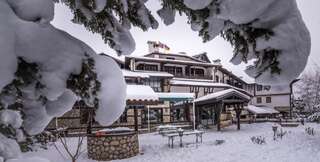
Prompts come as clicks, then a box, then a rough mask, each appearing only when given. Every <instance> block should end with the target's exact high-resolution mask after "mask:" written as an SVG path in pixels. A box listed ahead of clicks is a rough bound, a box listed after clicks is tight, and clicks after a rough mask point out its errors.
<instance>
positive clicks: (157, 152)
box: [23, 123, 320, 162]
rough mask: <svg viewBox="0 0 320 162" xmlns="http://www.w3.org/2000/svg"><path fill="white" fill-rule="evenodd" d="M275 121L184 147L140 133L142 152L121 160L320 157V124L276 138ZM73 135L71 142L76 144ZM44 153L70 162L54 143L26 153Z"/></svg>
mask: <svg viewBox="0 0 320 162" xmlns="http://www.w3.org/2000/svg"><path fill="white" fill-rule="evenodd" d="M272 125H273V124H272V123H259V124H258V123H257V124H243V125H242V128H241V130H240V131H237V130H236V127H235V125H234V126H231V127H228V128H225V129H224V130H223V131H222V132H217V131H215V130H209V131H208V132H206V133H205V134H204V136H203V143H202V144H199V145H198V146H196V145H195V144H194V142H195V138H194V137H193V136H189V137H187V138H184V143H185V146H184V147H183V148H180V147H179V146H178V140H176V141H175V147H174V148H173V149H171V148H168V145H167V139H166V138H164V137H162V136H160V135H157V134H155V133H150V134H142V135H140V136H139V140H140V150H141V154H140V155H138V156H136V157H133V158H129V159H124V160H116V161H117V162H151V161H157V162H171V161H174V162H209V161H217V162H237V161H246V162H257V161H263V162H269V161H270V162H271V161H272V162H275V161H281V162H289V161H290V162H301V161H308V162H316V161H319V159H320V153H319V152H320V140H319V138H320V125H319V124H310V123H307V125H306V126H299V127H297V128H283V130H284V131H288V133H287V135H285V136H284V138H283V139H282V140H280V139H279V140H277V141H273V132H272V128H271V126H272ZM309 126H310V127H313V128H315V130H316V135H315V136H310V135H308V134H306V133H305V128H306V127H309ZM252 136H264V137H266V144H264V145H258V144H253V143H252V142H251V139H250V138H251V137H252ZM216 140H225V143H223V144H221V145H215V141H216ZM73 141H76V139H72V140H71V143H73V144H75V143H74V142H73ZM32 155H37V156H41V157H43V158H47V159H49V160H51V162H69V161H70V160H66V159H64V158H62V157H61V156H60V155H59V154H58V153H57V151H56V150H55V149H54V148H53V147H51V148H49V150H41V151H39V152H32V153H26V154H24V155H23V156H24V157H28V156H32ZM77 162H95V161H93V160H88V159H87V155H86V154H83V155H82V156H81V157H80V159H79V160H78V161H77Z"/></svg>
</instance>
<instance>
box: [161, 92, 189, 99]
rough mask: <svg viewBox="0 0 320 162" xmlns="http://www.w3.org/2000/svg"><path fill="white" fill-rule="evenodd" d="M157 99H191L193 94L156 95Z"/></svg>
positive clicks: (169, 93)
mask: <svg viewBox="0 0 320 162" xmlns="http://www.w3.org/2000/svg"><path fill="white" fill-rule="evenodd" d="M157 95H158V97H159V98H193V97H194V93H172V92H168V93H157Z"/></svg>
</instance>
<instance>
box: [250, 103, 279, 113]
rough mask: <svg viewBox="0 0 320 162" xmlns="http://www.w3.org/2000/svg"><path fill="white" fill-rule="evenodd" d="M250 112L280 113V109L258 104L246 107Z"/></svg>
mask: <svg viewBox="0 0 320 162" xmlns="http://www.w3.org/2000/svg"><path fill="white" fill-rule="evenodd" d="M245 109H247V110H248V111H249V112H251V113H253V114H278V113H279V111H277V110H275V109H274V108H271V107H267V106H256V105H248V107H245Z"/></svg>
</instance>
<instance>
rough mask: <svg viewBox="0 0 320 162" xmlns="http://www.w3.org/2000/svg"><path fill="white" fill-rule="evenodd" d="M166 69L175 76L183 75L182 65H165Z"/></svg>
mask: <svg viewBox="0 0 320 162" xmlns="http://www.w3.org/2000/svg"><path fill="white" fill-rule="evenodd" d="M164 71H165V72H167V73H170V74H172V75H175V76H182V67H175V66H164Z"/></svg>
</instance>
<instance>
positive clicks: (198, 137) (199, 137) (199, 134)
mask: <svg viewBox="0 0 320 162" xmlns="http://www.w3.org/2000/svg"><path fill="white" fill-rule="evenodd" d="M203 134H204V131H198V130H195V131H188V132H185V131H181V130H180V131H179V133H170V134H165V135H164V136H165V137H168V146H169V147H170V148H173V141H174V138H176V137H179V139H180V143H179V144H180V147H183V140H182V139H183V137H184V136H190V135H194V136H195V137H196V143H197V144H198V143H199V140H200V143H202V135H203Z"/></svg>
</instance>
